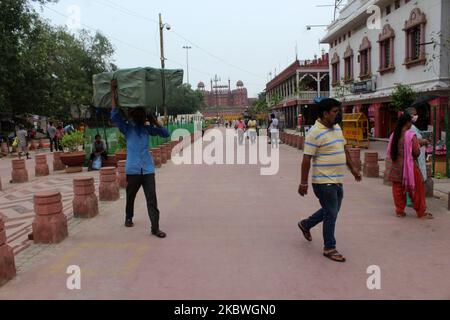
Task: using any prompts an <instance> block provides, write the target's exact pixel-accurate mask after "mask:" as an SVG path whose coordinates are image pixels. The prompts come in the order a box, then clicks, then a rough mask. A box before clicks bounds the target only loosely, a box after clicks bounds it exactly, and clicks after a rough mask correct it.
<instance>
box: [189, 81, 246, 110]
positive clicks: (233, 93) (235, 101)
mask: <svg viewBox="0 0 450 320" xmlns="http://www.w3.org/2000/svg"><path fill="white" fill-rule="evenodd" d="M197 89H198V90H199V91H200V92H201V93H202V94H203V98H204V101H205V105H206V109H205V110H204V111H203V114H204V116H205V117H221V118H224V117H227V118H228V117H233V116H234V117H239V116H242V113H243V112H244V111H245V110H247V108H248V107H249V98H248V93H247V89H246V88H245V87H244V83H243V82H242V81H241V80H239V81H238V82H237V83H236V89H234V90H232V89H231V81H230V80H228V85H219V84H217V83H216V84H215V85H214V84H213V81H212V80H211V90H210V91H207V90H206V88H205V84H204V83H203V82H200V83H199V84H198V86H197Z"/></svg>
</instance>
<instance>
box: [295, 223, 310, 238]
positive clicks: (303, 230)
mask: <svg viewBox="0 0 450 320" xmlns="http://www.w3.org/2000/svg"><path fill="white" fill-rule="evenodd" d="M298 227H299V228H300V230H301V231H302V233H303V236H304V237H305V239H306V240H308V241H312V236H311V232H309V230H306V229H305V227H303V225H302V222H301V221H300V222H299V223H298Z"/></svg>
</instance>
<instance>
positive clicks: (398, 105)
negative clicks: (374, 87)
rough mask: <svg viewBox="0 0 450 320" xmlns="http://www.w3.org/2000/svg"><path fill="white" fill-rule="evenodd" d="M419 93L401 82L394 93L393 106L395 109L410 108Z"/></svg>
mask: <svg viewBox="0 0 450 320" xmlns="http://www.w3.org/2000/svg"><path fill="white" fill-rule="evenodd" d="M416 97H417V93H416V92H415V91H414V90H413V89H412V88H411V87H410V86H406V85H402V84H399V85H397V87H395V89H394V91H393V93H392V103H391V104H392V106H393V108H394V110H395V111H402V110H405V109H406V108H408V107H409V106H410V105H411V104H412V103H413V102H414V100H415V99H416Z"/></svg>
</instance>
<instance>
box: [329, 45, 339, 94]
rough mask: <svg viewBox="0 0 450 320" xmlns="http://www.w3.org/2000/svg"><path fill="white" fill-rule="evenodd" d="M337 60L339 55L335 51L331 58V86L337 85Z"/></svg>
mask: <svg viewBox="0 0 450 320" xmlns="http://www.w3.org/2000/svg"><path fill="white" fill-rule="evenodd" d="M339 61H340V59H339V55H338V54H337V53H336V52H335V53H334V55H333V58H332V59H331V71H332V75H333V77H332V80H333V81H332V83H331V85H332V86H333V87H335V86H337V85H338V84H339V82H340V72H339Z"/></svg>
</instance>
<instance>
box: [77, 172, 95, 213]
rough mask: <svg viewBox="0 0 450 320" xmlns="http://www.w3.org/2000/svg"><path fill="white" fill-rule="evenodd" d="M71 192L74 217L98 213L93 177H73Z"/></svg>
mask: <svg viewBox="0 0 450 320" xmlns="http://www.w3.org/2000/svg"><path fill="white" fill-rule="evenodd" d="M73 192H74V198H73V201H72V205H73V214H74V216H75V218H93V217H95V216H96V215H98V199H97V196H96V195H95V185H94V178H75V179H74V180H73Z"/></svg>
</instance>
